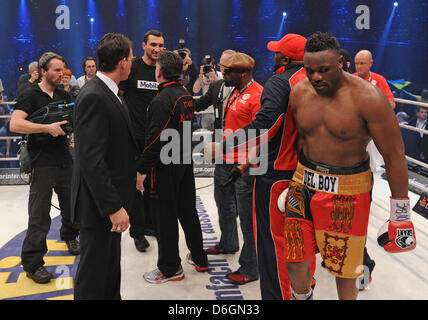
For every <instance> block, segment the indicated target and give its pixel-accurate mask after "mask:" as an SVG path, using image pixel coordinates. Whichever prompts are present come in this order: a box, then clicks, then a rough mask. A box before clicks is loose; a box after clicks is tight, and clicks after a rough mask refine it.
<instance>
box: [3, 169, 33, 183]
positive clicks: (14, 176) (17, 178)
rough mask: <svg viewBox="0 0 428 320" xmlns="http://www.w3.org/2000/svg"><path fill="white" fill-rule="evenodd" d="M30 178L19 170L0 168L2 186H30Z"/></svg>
mask: <svg viewBox="0 0 428 320" xmlns="http://www.w3.org/2000/svg"><path fill="white" fill-rule="evenodd" d="M29 180H30V176H29V175H28V174H24V173H23V174H22V175H21V173H20V172H19V168H0V185H20V184H28V181H29Z"/></svg>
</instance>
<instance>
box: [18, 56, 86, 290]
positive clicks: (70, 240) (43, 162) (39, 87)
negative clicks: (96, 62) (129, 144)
mask: <svg viewBox="0 0 428 320" xmlns="http://www.w3.org/2000/svg"><path fill="white" fill-rule="evenodd" d="M39 66H40V72H41V75H42V80H41V82H40V83H34V84H31V85H30V86H29V87H28V88H27V89H25V91H24V92H23V93H22V94H21V95H20V96H19V98H18V101H17V102H16V105H15V110H14V112H13V113H12V118H11V122H10V130H11V131H12V132H17V133H21V134H28V135H29V139H28V151H29V154H30V158H31V166H32V181H31V185H30V196H29V203H28V211H29V212H28V213H29V222H28V230H27V234H26V237H25V239H24V242H23V245H22V254H21V260H22V261H21V263H22V266H23V268H24V270H25V271H26V272H27V276H28V277H29V278H31V279H32V280H34V281H35V282H36V283H47V282H49V281H50V279H51V278H52V277H53V276H52V274H51V273H49V272H48V271H47V270H46V269H45V267H44V266H43V265H44V261H43V256H44V255H45V254H46V252H47V251H48V248H47V245H46V236H47V234H48V232H49V229H50V225H51V217H50V214H49V212H50V207H51V198H52V190H55V192H56V193H57V195H58V201H59V206H60V208H61V216H62V227H61V230H60V236H61V240H63V241H65V243H66V245H67V247H68V250H69V252H70V253H71V254H73V255H77V254H79V253H80V245H79V242H77V240H75V239H76V237H77V236H78V234H79V231H78V229H76V228H75V227H74V226H73V225H72V223H71V221H70V208H71V206H70V191H71V172H72V159H71V155H70V152H69V148H68V143H67V138H66V133H65V132H64V130H63V127H61V126H63V125H65V124H67V121H61V122H54V123H50V124H38V123H33V122H31V121H29V120H27V118H29V117H30V116H31V115H32V114H33V113H35V112H36V111H38V110H39V109H41V108H43V107H45V106H47V105H48V104H50V103H53V102H58V101H66V102H71V101H72V99H71V96H70V95H69V94H68V93H67V92H65V91H64V90H62V89H60V88H59V87H58V86H59V85H60V84H61V79H62V75H63V69H64V60H63V58H62V57H61V56H59V55H57V54H55V53H53V52H46V53H44V54H43V55H42V56H41V58H40V61H39ZM40 134H44V138H43V139H41V135H40Z"/></svg>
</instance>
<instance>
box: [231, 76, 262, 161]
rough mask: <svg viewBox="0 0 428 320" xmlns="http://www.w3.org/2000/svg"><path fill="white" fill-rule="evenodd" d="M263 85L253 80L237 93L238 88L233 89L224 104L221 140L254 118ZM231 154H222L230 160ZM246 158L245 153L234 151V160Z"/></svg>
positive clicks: (258, 106)
mask: <svg viewBox="0 0 428 320" xmlns="http://www.w3.org/2000/svg"><path fill="white" fill-rule="evenodd" d="M262 91H263V87H262V86H261V85H260V84H259V83H258V82H256V81H254V82H253V83H252V84H251V85H250V86H249V87H248V88H247V89H245V91H244V92H241V94H239V90H238V89H235V90H234V91H233V93H232V94H231V96H230V97H229V98H228V99H227V100H226V103H225V105H224V112H223V115H224V117H225V118H224V120H225V124H224V128H223V129H224V136H223V140H225V139H226V137H227V136H228V135H230V134H231V133H232V132H235V131H237V130H239V129H241V128H243V127H245V126H246V125H248V124H249V123H251V122H252V121H253V120H254V119H255V118H256V113H257V112H258V111H259V109H260V97H261V95H262ZM230 157H231V155H230V154H229V155H223V159H224V160H225V161H226V160H227V162H230V160H231V159H230ZM246 158H247V153H246V152H245V153H234V162H235V163H238V162H243V161H245V159H246Z"/></svg>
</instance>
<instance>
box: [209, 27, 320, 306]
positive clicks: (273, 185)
mask: <svg viewBox="0 0 428 320" xmlns="http://www.w3.org/2000/svg"><path fill="white" fill-rule="evenodd" d="M305 44H306V39H305V38H304V37H302V36H300V35H297V34H293V33H289V34H287V35H285V36H284V37H283V38H282V39H281V40H280V41H271V42H269V43H268V45H267V48H268V50H270V51H273V52H275V59H274V71H275V73H276V75H273V76H272V77H271V78H270V79H269V80H268V81H267V82H266V85H265V87H264V89H263V93H262V97H261V100H260V101H261V107H260V110H259V112H258V113H257V115H256V118H255V120H254V121H252V122H251V123H250V124H248V125H247V126H245V127H243V128H242V129H241V130H244V132H245V133H246V135H245V136H246V137H247V139H248V137H249V136H250V135H249V134H248V132H249V131H250V130H256V132H257V136H256V139H257V140H260V139H261V138H263V137H262V135H263V134H264V133H265V132H266V130H268V133H267V135H268V141H269V142H268V145H267V150H268V152H267V153H268V154H267V159H268V169H267V172H266V174H264V175H258V176H256V179H255V186H254V193H253V203H254V206H253V210H254V219H255V220H254V234H255V238H256V239H255V240H256V249H257V258H258V265H259V278H260V289H261V296H262V299H263V300H282V299H284V300H289V299H290V298H291V291H290V281H289V279H288V275H287V269H286V255H287V248H286V243H285V241H284V239H285V221H284V217H285V216H284V212H285V208H284V206H283V205H282V208H279V207H278V203H282V204H284V200H282V201H278V200H279V199H278V198H279V197H280V195H282V196H283V197H284V196H285V195H286V193H287V192H286V191H287V189H288V186H289V184H290V180H291V178H292V176H293V173H294V170H295V169H296V167H297V149H296V143H297V139H296V137H297V131H296V126H295V123H294V119H293V114H292V110H291V109H290V108H288V99H289V94H290V91H291V88H292V87H293V86H294V85H295V84H296V83H298V82H299V81H301V80H303V79H304V78H306V73H305V70H304V69H303V67H302V66H303V52H304V48H305ZM238 131H240V130H238ZM238 134H239V133H235V134H232V135H230V136H228V139H227V140H226V141H224V142H223V144H220V145H219V144H215V143H213V144H211V145H207V146H206V147H205V150H210V151H211V153H213V154H215V150H222V152H223V154H227V153H229V152H231V150H228V148H226V147H228V146H237V143H236V142H234V138H235V137H236V136H237V135H238ZM240 136H241V137H242V136H243V135H240ZM251 137H252V138H254V134H253V135H251ZM236 140H239V143H242V140H240V139H236ZM261 147H262V146H261ZM261 149H263V148H261ZM216 156H218V155H216ZM265 156H266V155H265ZM311 271H312V275H313V273H314V271H315V259H313V264H312V270H311Z"/></svg>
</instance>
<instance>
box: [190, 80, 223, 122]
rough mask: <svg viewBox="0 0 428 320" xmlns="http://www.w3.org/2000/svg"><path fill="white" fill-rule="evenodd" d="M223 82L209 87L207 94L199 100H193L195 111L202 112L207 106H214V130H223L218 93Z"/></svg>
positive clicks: (221, 109)
mask: <svg viewBox="0 0 428 320" xmlns="http://www.w3.org/2000/svg"><path fill="white" fill-rule="evenodd" d="M223 84H224V80H223V79H221V80H218V81H216V82H213V83H211V84H210V85H209V87H208V90H207V92H206V93H205V94H204V95H203V96H201V97H200V98H199V99H195V111H203V110H205V109H207V108H208V107H209V106H211V105H213V106H214V117H215V120H214V128H215V129H222V128H223V123H222V119H223V100H222V97H221V96H220V93H221V92H220V91H221V90H222V88H224V85H223Z"/></svg>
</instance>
